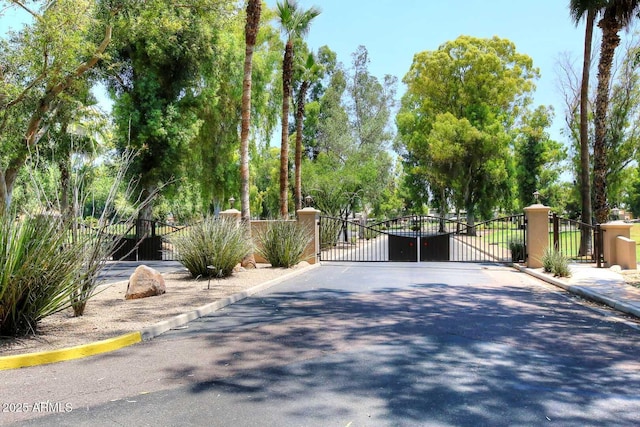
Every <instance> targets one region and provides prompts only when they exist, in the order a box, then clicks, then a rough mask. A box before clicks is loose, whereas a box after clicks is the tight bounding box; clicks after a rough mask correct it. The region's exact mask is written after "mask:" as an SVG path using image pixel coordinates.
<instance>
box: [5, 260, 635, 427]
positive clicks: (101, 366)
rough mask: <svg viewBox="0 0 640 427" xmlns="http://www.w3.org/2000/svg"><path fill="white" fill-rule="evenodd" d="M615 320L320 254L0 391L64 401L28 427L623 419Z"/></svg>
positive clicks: (472, 278)
mask: <svg viewBox="0 0 640 427" xmlns="http://www.w3.org/2000/svg"><path fill="white" fill-rule="evenodd" d="M623 320H624V319H621V318H619V317H617V316H615V315H612V313H611V312H609V311H602V310H601V309H599V308H596V307H593V306H589V305H583V304H581V303H579V302H577V301H576V300H575V299H573V298H570V297H568V296H566V295H564V294H562V293H560V292H558V291H557V290H556V289H555V288H553V287H551V286H549V285H546V284H542V283H540V282H538V281H536V280H535V279H532V278H530V277H529V276H526V275H524V274H522V273H518V272H516V271H514V270H512V269H509V268H506V267H501V266H495V265H479V264H454V263H429V264H386V263H385V264H334V265H325V266H322V267H321V268H319V269H315V270H313V271H310V272H309V273H308V274H305V275H303V276H298V277H296V278H294V279H291V280H289V281H287V282H285V283H283V284H281V285H279V286H277V287H275V288H272V289H271V290H270V291H269V292H266V293H263V294H259V295H256V296H254V297H252V298H250V299H247V300H245V301H243V302H241V303H238V304H236V305H233V306H230V307H228V308H227V309H225V310H223V311H220V312H218V313H216V314H215V315H213V316H210V317H206V318H203V319H201V320H199V321H196V322H193V323H191V324H189V326H188V327H187V328H185V329H181V330H177V331H172V332H170V333H168V334H165V335H162V336H160V337H158V338H156V339H154V340H152V341H150V342H147V343H143V344H140V345H136V346H133V347H130V348H127V349H124V350H122V351H118V352H115V353H112V354H107V355H103V356H97V357H93V358H89V359H85V360H78V361H71V362H65V363H60V364H55V365H49V366H41V367H34V368H27V369H22V370H17V371H5V372H1V373H0V376H1V377H2V379H3V388H2V391H1V392H0V397H1V400H2V402H27V403H29V402H36V401H42V400H49V401H51V402H60V403H61V404H69V405H71V406H72V407H73V410H72V411H71V412H69V413H65V414H55V415H50V416H48V417H45V418H38V419H35V420H32V422H31V424H30V425H59V424H63V423H66V424H69V425H91V426H96V425H116V424H117V425H215V426H385V425H389V426H419V425H420V426H421V425H436V426H444V425H457V426H459V425H469V426H478V425H491V426H500V425H563V426H567V425H568V426H572V425H575V426H585V425H598V426H601V425H629V426H631V425H638V424H640V411H639V410H638V408H639V407H640V362H639V358H638V354H640V333H639V332H638V329H636V328H635V327H634V325H630V324H628V322H626V321H623ZM2 415H3V418H2V419H0V421H2V420H4V421H7V420H9V419H15V418H16V417H15V416H14V417H13V418H10V417H8V416H7V414H2ZM27 416H33V414H28V415H27Z"/></svg>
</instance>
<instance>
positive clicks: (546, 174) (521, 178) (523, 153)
mask: <svg viewBox="0 0 640 427" xmlns="http://www.w3.org/2000/svg"><path fill="white" fill-rule="evenodd" d="M552 114H553V112H552V111H551V109H548V108H546V107H542V106H540V107H538V108H537V109H536V110H534V111H532V112H529V113H527V114H525V116H524V117H523V119H522V121H523V125H522V126H521V128H520V129H519V132H518V136H517V137H516V140H515V154H516V165H517V166H516V180H517V183H518V195H519V199H520V206H521V207H524V206H528V205H530V204H532V203H535V198H534V196H533V193H534V192H535V191H538V190H539V192H540V194H541V195H542V197H543V200H549V199H550V198H551V197H552V194H551V193H552V192H553V191H554V190H557V188H556V187H555V183H556V182H557V181H558V178H559V176H560V173H561V172H562V169H561V168H560V162H562V161H563V160H564V159H565V158H566V152H565V150H564V148H563V146H562V144H560V143H559V142H556V141H553V140H551V139H550V137H549V134H548V133H547V132H546V129H547V128H548V127H549V126H550V125H551V119H552Z"/></svg>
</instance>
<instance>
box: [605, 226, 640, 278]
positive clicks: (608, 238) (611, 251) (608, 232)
mask: <svg viewBox="0 0 640 427" xmlns="http://www.w3.org/2000/svg"><path fill="white" fill-rule="evenodd" d="M600 229H601V230H602V235H601V237H600V238H601V239H602V252H603V255H604V261H605V267H611V266H612V265H620V264H627V262H622V260H623V259H624V258H625V256H624V255H625V254H624V253H618V251H617V245H616V240H617V238H618V236H619V237H622V238H625V239H629V237H631V224H627V223H624V222H622V221H613V222H608V223H606V224H600ZM634 249H635V248H634ZM621 252H623V251H621ZM632 256H633V257H635V253H633V254H632Z"/></svg>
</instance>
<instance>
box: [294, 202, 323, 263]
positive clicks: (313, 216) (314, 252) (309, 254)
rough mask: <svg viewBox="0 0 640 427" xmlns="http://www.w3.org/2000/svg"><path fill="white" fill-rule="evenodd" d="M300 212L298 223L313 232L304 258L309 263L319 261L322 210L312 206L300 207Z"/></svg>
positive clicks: (303, 255)
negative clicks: (319, 223)
mask: <svg viewBox="0 0 640 427" xmlns="http://www.w3.org/2000/svg"><path fill="white" fill-rule="evenodd" d="M296 213H297V214H298V223H299V224H300V225H302V226H303V227H306V228H307V229H308V230H309V232H310V233H311V241H310V242H309V244H308V245H307V247H306V248H305V250H304V252H303V254H302V259H303V260H305V261H307V262H308V263H309V264H315V263H317V262H318V253H320V227H319V226H318V220H319V219H320V211H319V210H317V209H314V208H312V207H307V208H304V209H300V210H299V211H297V212H296Z"/></svg>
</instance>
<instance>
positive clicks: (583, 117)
mask: <svg viewBox="0 0 640 427" xmlns="http://www.w3.org/2000/svg"><path fill="white" fill-rule="evenodd" d="M595 16H596V13H595V9H589V11H588V12H587V25H586V29H585V35H584V54H583V62H582V83H581V86H580V197H581V199H582V222H583V223H585V224H591V223H592V219H591V217H592V208H591V176H590V175H591V174H590V171H591V160H590V159H589V154H590V146H589V145H590V144H589V75H590V71H591V42H592V40H593V25H594V22H595ZM590 248H591V230H590V229H589V228H587V227H583V228H582V229H581V234H580V250H579V254H580V255H582V256H586V255H587V254H589V250H590Z"/></svg>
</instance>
